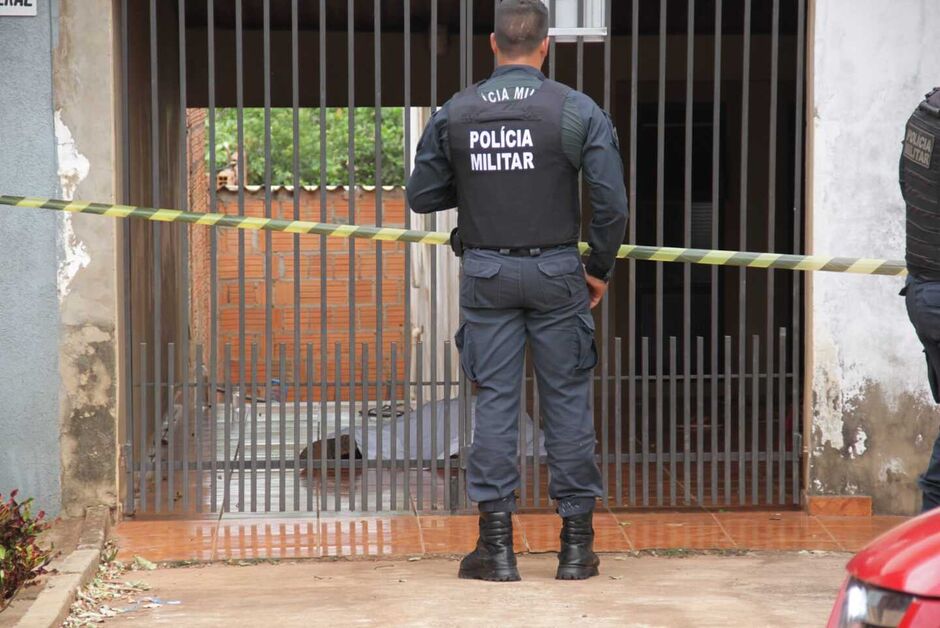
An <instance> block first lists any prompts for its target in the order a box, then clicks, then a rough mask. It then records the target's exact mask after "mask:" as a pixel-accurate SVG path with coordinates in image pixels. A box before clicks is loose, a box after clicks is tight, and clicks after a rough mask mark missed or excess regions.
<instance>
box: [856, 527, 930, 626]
mask: <svg viewBox="0 0 940 628" xmlns="http://www.w3.org/2000/svg"><path fill="white" fill-rule="evenodd" d="M846 569H847V570H848V572H849V574H851V575H852V576H853V577H855V578H856V579H858V580H861V581H863V582H867V583H868V584H871V585H874V586H876V587H879V588H882V589H890V590H892V591H902V592H904V593H910V594H912V595H915V596H918V597H928V598H930V597H933V598H940V509H936V510H933V511H931V512H928V513H925V514H923V515H921V516H919V517H915V518H913V519H911V520H910V521H906V522H904V523H902V524H901V525H899V526H897V527H895V528H893V529H891V530H889V531H888V532H886V533H884V534H882V535H881V536H879V537H878V538H877V539H875V540H874V541H872V542H871V543H869V544H868V545H867V546H866V547H865V548H864V549H863V550H862V551H860V552H859V553H858V554H856V555H855V557H854V558H853V559H852V560H851V561H849V564H848V566H847V567H846ZM936 626H940V624H936Z"/></svg>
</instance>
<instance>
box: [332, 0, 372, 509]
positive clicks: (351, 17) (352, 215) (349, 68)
mask: <svg viewBox="0 0 940 628" xmlns="http://www.w3.org/2000/svg"><path fill="white" fill-rule="evenodd" d="M355 5H356V3H355V0H349V1H348V3H347V5H346V55H347V59H346V63H347V65H346V72H347V79H346V88H347V90H348V95H347V98H348V100H347V103H346V106H347V109H346V112H347V114H348V116H347V121H348V123H349V125H348V133H349V146H348V153H347V157H346V159H347V172H348V176H349V224H351V225H354V224H356V10H355ZM356 331H357V327H356V240H355V238H349V407H350V413H349V419H350V439H351V438H352V423H353V422H354V418H353V414H354V412H352V408H355V407H356V404H355V399H356V336H357V334H356ZM367 372H368V371H367ZM363 376H365V373H363ZM337 381H339V378H338V377H337ZM337 438H338V436H337ZM337 451H339V449H338V447H337ZM336 474H337V475H336V477H337V479H338V478H340V476H341V470H340V468H339V466H338V465H337V468H336ZM352 477H353V475H352V473H350V474H349V478H350V482H352ZM339 499H340V494H339V484H337V487H336V500H337V501H336V509H337V510H339V503H340V502H339ZM350 501H353V500H352V498H351V500H350Z"/></svg>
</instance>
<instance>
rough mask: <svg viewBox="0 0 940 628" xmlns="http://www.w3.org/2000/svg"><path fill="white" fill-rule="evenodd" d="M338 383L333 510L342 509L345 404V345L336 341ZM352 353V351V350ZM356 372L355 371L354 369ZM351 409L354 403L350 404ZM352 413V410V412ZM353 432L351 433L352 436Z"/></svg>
mask: <svg viewBox="0 0 940 628" xmlns="http://www.w3.org/2000/svg"><path fill="white" fill-rule="evenodd" d="M335 349H336V357H335V365H336V385H335V387H334V390H333V394H334V401H333V490H334V493H333V510H335V511H336V512H339V511H340V510H341V509H342V502H341V497H342V467H341V465H340V463H341V460H340V453H341V452H340V435H341V433H342V427H343V426H342V414H343V412H342V406H343V385H342V379H343V371H342V367H343V346H342V344H340V343H339V342H337V343H336V347H335ZM350 353H352V351H350ZM354 372H355V371H354ZM349 407H350V409H352V408H353V405H352V404H350V405H349ZM350 415H352V412H350ZM351 435H352V434H351V433H350V436H351ZM320 442H321V446H322V447H323V449H326V440H323V439H321V441H320Z"/></svg>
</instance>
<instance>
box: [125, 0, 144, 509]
mask: <svg viewBox="0 0 940 628" xmlns="http://www.w3.org/2000/svg"><path fill="white" fill-rule="evenodd" d="M127 11H128V9H127V0H121V58H122V59H124V60H125V61H124V62H123V63H121V135H122V142H121V167H122V168H123V171H122V173H121V197H122V200H123V202H124V203H127V204H130V203H131V202H132V201H131V199H130V189H131V174H130V170H131V167H130V163H131V156H130V142H129V141H128V140H129V139H130V133H131V131H130V128H131V123H130V112H129V111H128V105H127V99H128V97H129V94H130V91H129V89H130V88H129V85H128V83H129V81H128V67H127V66H128V63H127V61H126V60H127V59H129V58H130V56H129V42H128V36H127V30H128V28H127ZM119 229H120V230H121V260H122V264H123V269H122V271H121V282H122V285H123V291H124V299H123V303H122V304H121V305H122V316H123V317H124V328H125V331H124V346H123V347H122V349H123V352H124V369H123V370H124V373H123V377H122V381H121V390H122V398H123V405H122V407H121V412H122V416H123V417H124V426H125V428H126V432H125V434H124V437H125V438H124V440H125V443H126V444H128V445H129V447H126V449H125V451H126V454H125V459H124V465H125V472H126V475H125V487H124V489H125V496H124V511H125V513H132V512H135V511H136V509H137V506H136V505H135V503H134V492H135V479H134V478H135V474H134V472H135V471H137V472H138V475H137V476H136V477H137V482H141V483H142V482H143V481H144V479H145V478H144V473H143V466H142V465H143V460H144V456H145V452H144V451H143V450H140V451H137V452H135V451H134V447H135V445H136V442H137V435H136V428H137V425H136V423H135V417H134V381H135V380H134V370H135V365H134V333H133V325H132V324H131V321H132V320H133V314H132V311H131V272H132V271H131V263H132V262H131V260H132V258H131V225H130V222H129V221H127V220H122V221H120V226H119ZM139 383H140V382H139ZM139 390H140V391H141V392H140V393H139V394H141V395H142V394H143V388H140V389H139Z"/></svg>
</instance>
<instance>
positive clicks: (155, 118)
mask: <svg viewBox="0 0 940 628" xmlns="http://www.w3.org/2000/svg"><path fill="white" fill-rule="evenodd" d="M157 31H158V28H157V3H156V0H150V196H151V198H152V200H153V203H154V205H153V206H154V207H160V95H159V85H160V80H159V75H158V58H159V57H158V47H157ZM151 233H152V237H153V257H152V260H151V263H152V264H153V268H152V271H151V290H152V298H153V304H152V310H151V311H152V312H153V381H154V389H153V390H154V395H153V400H154V403H153V408H154V409H153V425H154V430H153V438H154V510H157V511H159V510H160V503H161V502H162V499H161V498H162V489H163V486H162V485H163V461H162V452H161V449H162V447H161V445H160V437H161V436H162V434H161V433H160V432H161V429H162V425H163V402H162V399H163V398H162V386H161V384H160V381H161V377H162V374H163V362H162V355H161V353H162V350H161V348H162V346H163V333H162V325H161V323H162V318H163V317H162V316H161V313H162V312H163V265H162V261H161V254H162V241H161V236H162V234H163V225H159V224H153V225H152V226H151Z"/></svg>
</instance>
